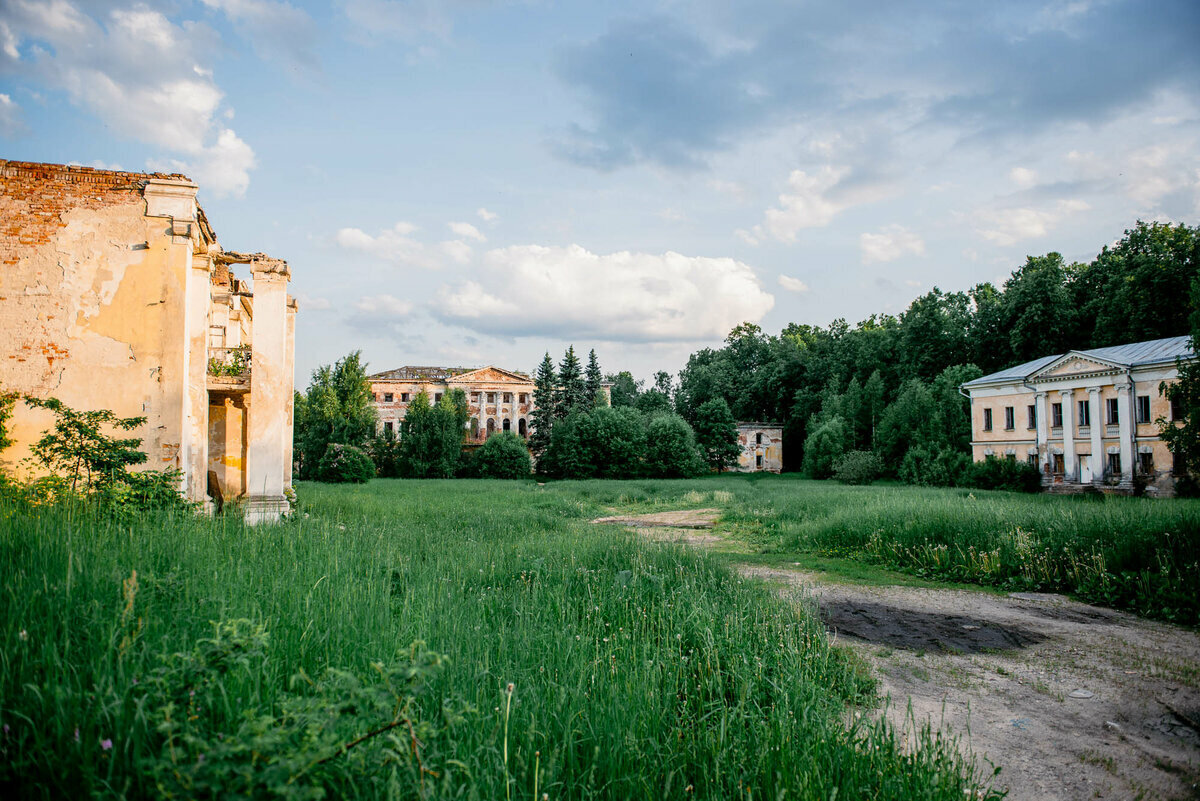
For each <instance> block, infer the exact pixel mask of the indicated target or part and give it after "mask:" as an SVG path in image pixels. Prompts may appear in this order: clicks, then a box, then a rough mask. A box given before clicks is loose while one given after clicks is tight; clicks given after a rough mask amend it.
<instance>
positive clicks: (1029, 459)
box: [1025, 452, 1038, 467]
mask: <svg viewBox="0 0 1200 801" xmlns="http://www.w3.org/2000/svg"><path fill="white" fill-rule="evenodd" d="M1025 461H1027V462H1029V463H1030V464H1031V465H1033V466H1034V467H1037V466H1038V455H1037V454H1036V453H1033V452H1030V454H1029V455H1028V456H1026V457H1025Z"/></svg>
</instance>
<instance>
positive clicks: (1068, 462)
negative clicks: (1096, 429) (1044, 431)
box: [1058, 389, 1079, 481]
mask: <svg viewBox="0 0 1200 801" xmlns="http://www.w3.org/2000/svg"><path fill="white" fill-rule="evenodd" d="M1058 397H1059V400H1060V401H1061V402H1062V430H1063V470H1064V471H1065V473H1066V475H1064V476H1063V480H1064V481H1078V480H1079V475H1078V473H1077V472H1076V470H1075V415H1074V411H1075V410H1074V409H1072V408H1071V407H1072V406H1073V405H1074V403H1075V401H1074V395H1073V394H1072V392H1071V390H1069V389H1064V390H1062V391H1060V392H1059V393H1058Z"/></svg>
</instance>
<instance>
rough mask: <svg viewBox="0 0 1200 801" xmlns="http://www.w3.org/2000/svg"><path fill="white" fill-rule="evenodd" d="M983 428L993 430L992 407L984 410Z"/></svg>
mask: <svg viewBox="0 0 1200 801" xmlns="http://www.w3.org/2000/svg"><path fill="white" fill-rule="evenodd" d="M983 430H984V431H991V430H992V410H991V409H984V410H983Z"/></svg>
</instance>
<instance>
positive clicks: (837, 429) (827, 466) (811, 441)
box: [804, 417, 846, 478]
mask: <svg viewBox="0 0 1200 801" xmlns="http://www.w3.org/2000/svg"><path fill="white" fill-rule="evenodd" d="M845 450H846V422H845V421H844V420H843V419H842V418H840V417H832V418H830V419H829V420H826V421H824V422H823V423H820V424H819V425H817V426H816V427H815V428H814V429H813V431H812V433H811V434H809V435H808V437H807V438H806V439H805V440H804V474H805V475H806V476H808V477H809V478H829V477H830V476H831V475H833V463H834V461H835V460H836V459H837V458H838V457H839V456H841V455H842V453H843V452H845Z"/></svg>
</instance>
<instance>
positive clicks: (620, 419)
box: [538, 406, 646, 478]
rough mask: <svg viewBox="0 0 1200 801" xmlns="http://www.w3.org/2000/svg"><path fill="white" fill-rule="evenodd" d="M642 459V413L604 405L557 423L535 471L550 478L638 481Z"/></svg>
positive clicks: (643, 422)
mask: <svg viewBox="0 0 1200 801" xmlns="http://www.w3.org/2000/svg"><path fill="white" fill-rule="evenodd" d="M645 458H646V422H645V418H644V417H643V416H642V413H641V412H639V411H638V410H637V409H634V408H631V407H629V406H621V407H617V408H612V407H609V406H605V407H601V408H599V409H595V410H594V411H592V412H590V413H587V414H580V413H575V414H572V415H570V416H569V417H567V419H565V420H561V421H559V422H558V423H556V424H555V425H554V428H553V431H552V433H551V436H550V446H549V447H548V448H546V452H545V453H544V454H543V455H542V457H541V458H540V459H538V472H540V473H542V474H544V475H547V476H550V477H552V478H637V477H639V476H640V475H641V474H642V471H643V470H644V466H643V462H644V461H645Z"/></svg>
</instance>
